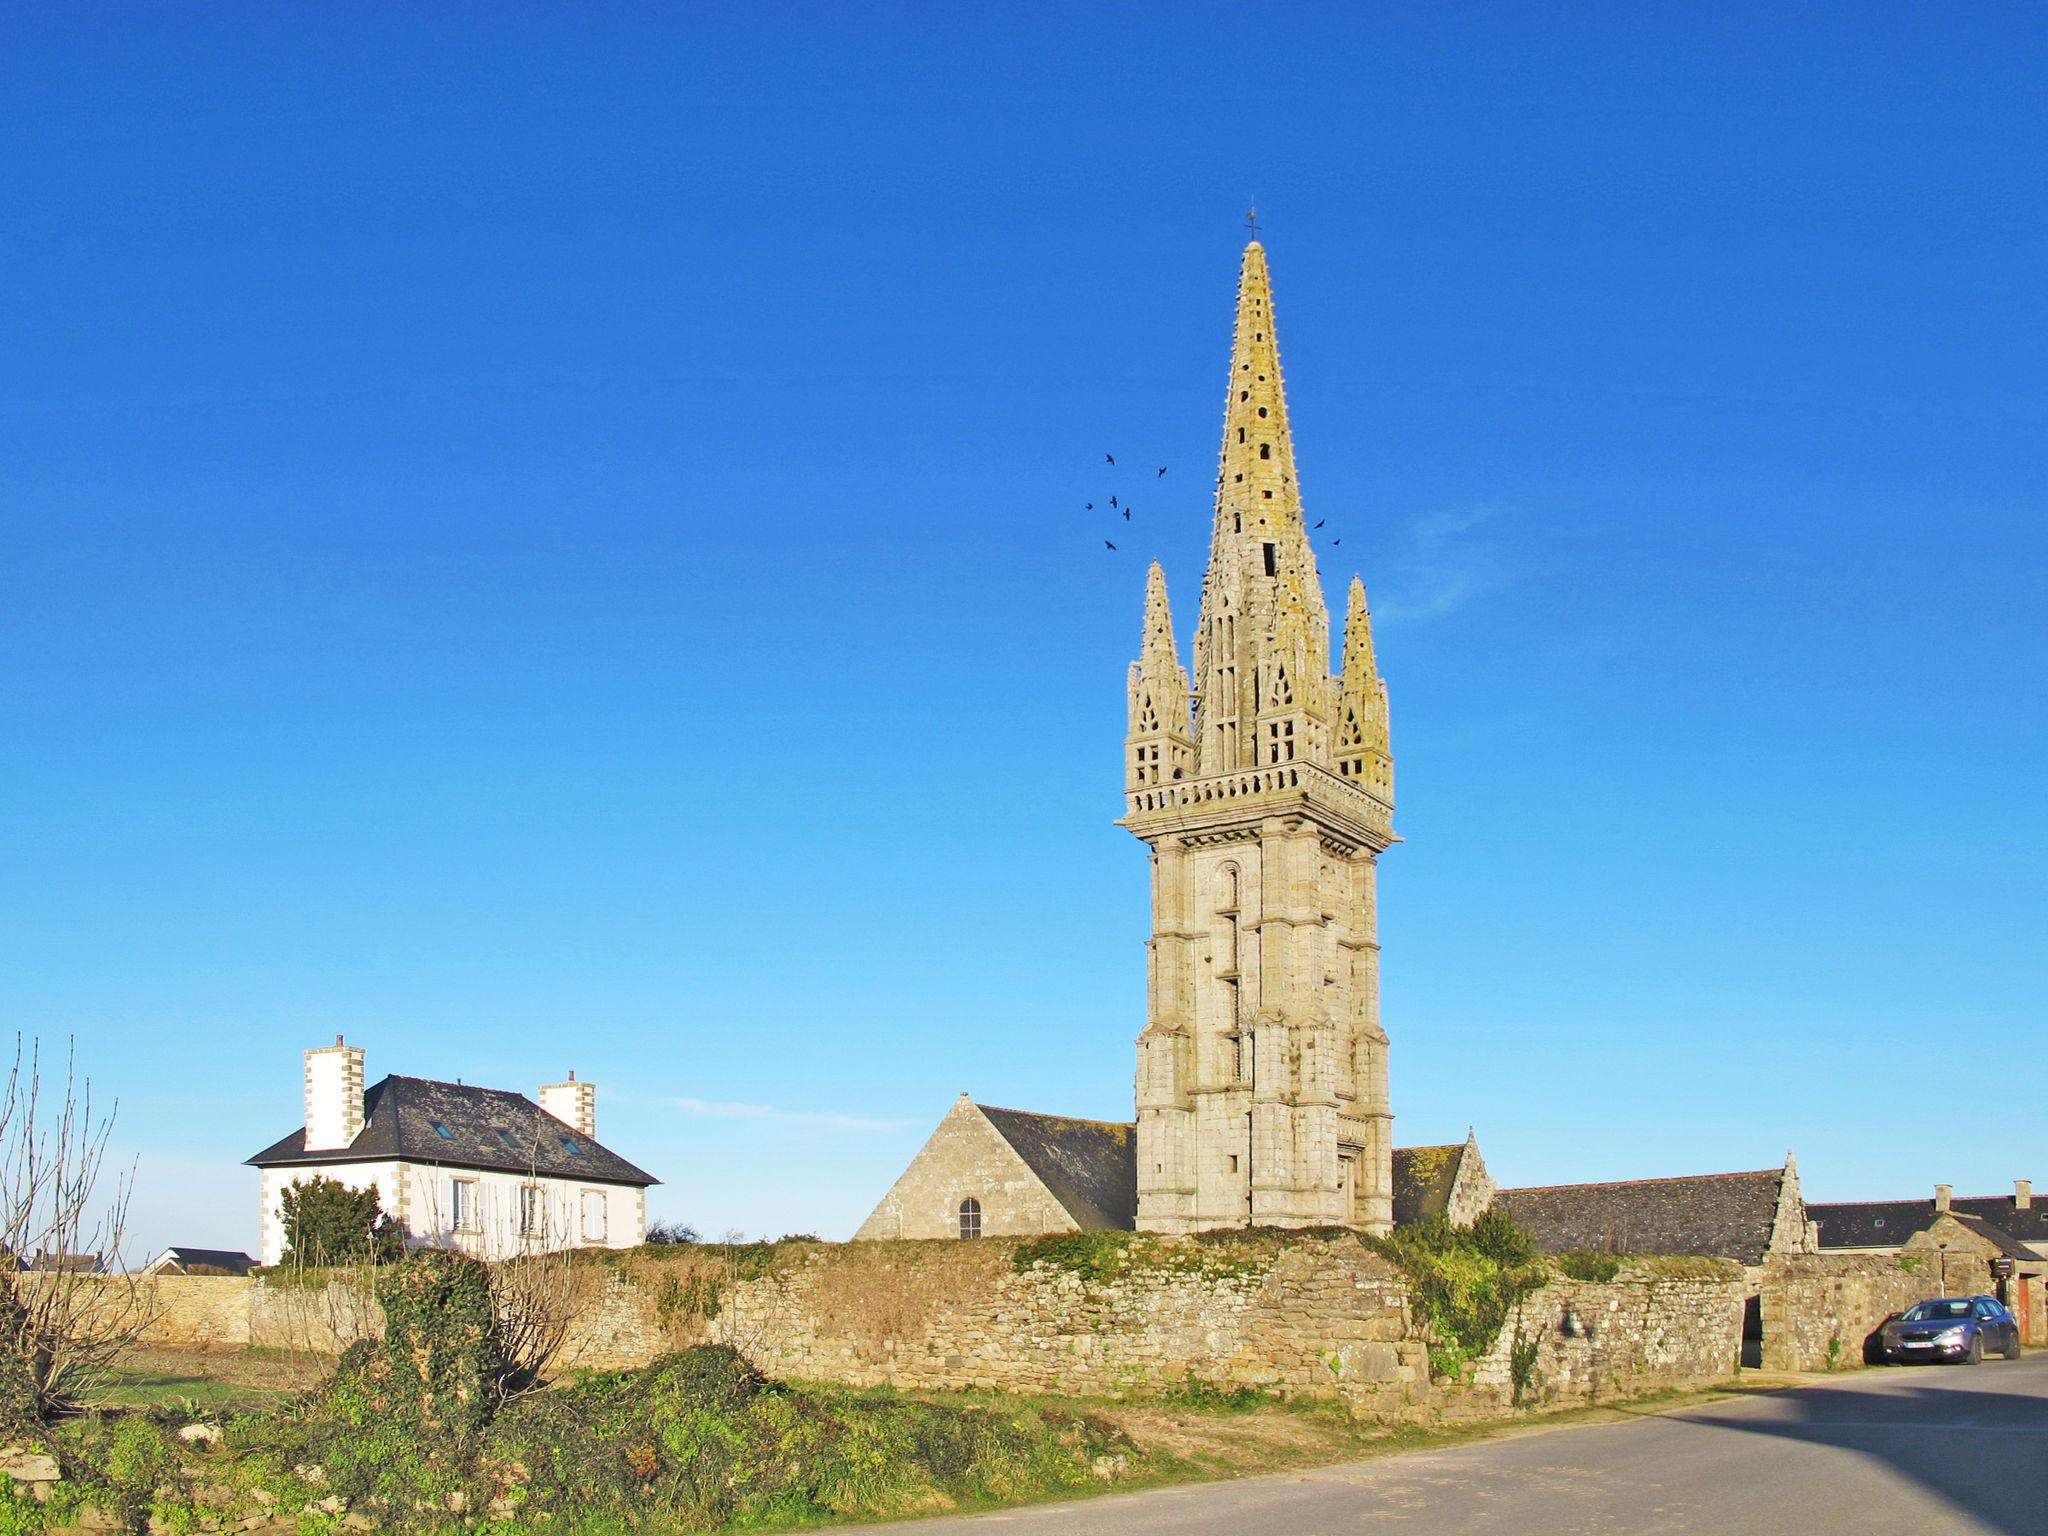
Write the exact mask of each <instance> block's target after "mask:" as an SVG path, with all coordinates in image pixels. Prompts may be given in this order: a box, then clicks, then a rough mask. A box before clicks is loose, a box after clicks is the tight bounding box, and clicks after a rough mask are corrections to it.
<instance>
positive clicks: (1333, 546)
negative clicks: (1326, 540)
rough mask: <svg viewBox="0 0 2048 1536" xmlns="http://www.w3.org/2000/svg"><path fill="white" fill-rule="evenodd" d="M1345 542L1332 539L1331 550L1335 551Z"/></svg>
mask: <svg viewBox="0 0 2048 1536" xmlns="http://www.w3.org/2000/svg"><path fill="white" fill-rule="evenodd" d="M1343 542H1344V541H1343V540H1342V539H1332V540H1330V548H1332V549H1335V548H1336V547H1337V546H1338V545H1339V544H1342V543H1343Z"/></svg>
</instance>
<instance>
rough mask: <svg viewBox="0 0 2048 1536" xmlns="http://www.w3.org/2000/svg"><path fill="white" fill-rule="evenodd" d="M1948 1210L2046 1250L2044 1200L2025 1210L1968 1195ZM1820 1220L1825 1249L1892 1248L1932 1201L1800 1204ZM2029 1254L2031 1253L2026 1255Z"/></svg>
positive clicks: (2007, 1200) (1922, 1219) (1920, 1224)
mask: <svg viewBox="0 0 2048 1536" xmlns="http://www.w3.org/2000/svg"><path fill="white" fill-rule="evenodd" d="M1949 1210H1950V1212H1951V1213H1952V1214H1954V1215H1957V1216H1961V1217H1965V1218H1967V1219H1969V1220H1971V1221H1974V1222H1983V1223H1985V1224H1988V1225H1989V1226H1991V1227H1994V1228H1996V1229H1997V1230H1998V1232H1999V1233H2000V1234H2001V1235H2003V1236H2006V1237H2009V1238H2013V1239H2016V1240H2017V1241H2018V1242H2020V1243H2022V1244H2033V1245H2035V1246H2037V1247H2043V1248H2048V1200H2035V1201H2033V1202H2032V1203H2031V1204H2030V1205H2029V1206H2028V1208H2027V1209H2026V1210H2021V1209H2020V1208H2019V1207H2018V1206H2016V1205H2015V1204H2014V1203H2013V1197H2012V1196H2011V1195H1973V1196H1970V1197H1968V1198H1966V1199H1962V1200H1951V1201H1950V1202H1949ZM1806 1214H1807V1217H1808V1218H1809V1219H1810V1220H1813V1221H1817V1222H1819V1223H1820V1246H1821V1249H1822V1251H1823V1252H1825V1251H1827V1250H1828V1249H1830V1248H1897V1247H1900V1246H1902V1245H1903V1244H1904V1243H1905V1242H1906V1240H1907V1239H1908V1238H1910V1237H1911V1236H1912V1235H1913V1234H1914V1233H1916V1232H1923V1231H1925V1230H1926V1229H1927V1227H1928V1225H1929V1224H1930V1223H1931V1222H1932V1221H1933V1220H1934V1217H1935V1210H1934V1201H1933V1200H1932V1199H1927V1200H1849V1201H1841V1202H1838V1203H1835V1204H1832V1205H1812V1204H1809V1205H1808V1206H1807V1207H1806ZM2029 1257H2033V1255H2029Z"/></svg>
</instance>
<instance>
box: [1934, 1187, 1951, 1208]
mask: <svg viewBox="0 0 2048 1536" xmlns="http://www.w3.org/2000/svg"><path fill="white" fill-rule="evenodd" d="M1955 1192H1956V1187H1955V1185H1953V1184H1937V1185H1935V1186H1934V1208H1935V1209H1936V1210H1937V1211H1945V1210H1947V1209H1948V1202H1949V1197H1950V1196H1952V1195H1953V1194H1955Z"/></svg>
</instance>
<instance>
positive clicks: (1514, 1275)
mask: <svg viewBox="0 0 2048 1536" xmlns="http://www.w3.org/2000/svg"><path fill="white" fill-rule="evenodd" d="M1359 1240H1360V1241H1361V1242H1363V1243H1364V1244H1365V1245H1366V1247H1368V1248H1370V1249H1371V1250H1372V1251H1373V1252H1375V1253H1377V1254H1379V1255H1380V1256H1381V1257H1382V1258H1384V1259H1387V1260H1388V1261H1389V1262H1391V1263H1392V1264H1394V1265H1395V1266H1396V1267H1398V1268H1399V1269H1400V1270H1401V1272H1402V1273H1403V1274H1404V1275H1405V1276H1406V1277H1407V1280H1408V1288H1409V1304H1410V1306H1411V1307H1412V1308H1413V1310H1414V1311H1416V1312H1417V1313H1419V1314H1420V1315H1421V1317H1422V1318H1423V1320H1424V1321H1425V1322H1426V1323H1427V1324H1428V1327H1429V1332H1430V1335H1431V1339H1430V1343H1429V1346H1428V1347H1429V1363H1430V1370H1431V1372H1432V1374H1434V1375H1437V1376H1447V1377H1453V1378H1456V1377H1462V1376H1463V1375H1464V1374H1465V1372H1466V1370H1467V1369H1468V1368H1469V1366H1470V1364H1471V1362H1472V1361H1473V1360H1474V1359H1475V1358H1477V1357H1478V1356H1480V1355H1483V1354H1484V1353H1486V1351H1487V1350H1489V1349H1491V1348H1492V1347H1493V1342H1494V1340H1496V1339H1497V1338H1499V1337H1500V1331H1501V1329H1502V1328H1503V1327H1504V1326H1505V1325H1506V1323H1507V1320H1508V1315H1509V1313H1510V1312H1512V1311H1513V1310H1514V1306H1515V1303H1517V1302H1518V1301H1520V1300H1521V1299H1522V1298H1523V1297H1524V1296H1527V1295H1528V1294H1529V1293H1530V1292H1532V1291H1534V1290H1535V1289H1536V1288H1537V1287H1538V1286H1540V1285H1541V1284H1543V1282H1544V1281H1545V1280H1546V1279H1548V1278H1549V1270H1548V1269H1547V1268H1546V1266H1545V1265H1544V1264H1543V1263H1541V1262H1540V1261H1539V1260H1537V1259H1536V1258H1535V1244H1534V1243H1533V1242H1531V1241H1530V1239H1529V1237H1528V1235H1527V1234H1526V1233H1524V1232H1523V1231H1522V1230H1521V1229H1520V1228H1519V1227H1517V1226H1515V1224H1514V1222H1513V1221H1512V1220H1511V1219H1510V1218H1509V1217H1508V1216H1507V1215H1506V1214H1505V1213H1501V1212H1488V1213H1487V1215H1486V1216H1484V1217H1482V1218H1481V1219H1480V1221H1479V1222H1476V1223H1474V1224H1473V1225H1472V1226H1469V1227H1458V1226H1453V1225H1451V1223H1450V1222H1448V1221H1446V1220H1445V1219H1444V1218H1443V1217H1441V1216H1435V1217H1429V1218H1426V1219H1424V1220H1422V1221H1417V1222H1410V1223H1407V1224H1406V1225H1403V1226H1398V1227H1396V1228H1395V1229H1394V1231H1393V1234H1392V1235H1391V1236H1389V1237H1361V1238H1360V1239H1359Z"/></svg>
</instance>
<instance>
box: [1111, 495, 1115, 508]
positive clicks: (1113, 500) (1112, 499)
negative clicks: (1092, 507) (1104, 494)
mask: <svg viewBox="0 0 2048 1536" xmlns="http://www.w3.org/2000/svg"><path fill="white" fill-rule="evenodd" d="M1109 504H1110V505H1111V506H1112V507H1113V506H1115V505H1116V498H1115V497H1114V496H1112V497H1110V498H1109Z"/></svg>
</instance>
